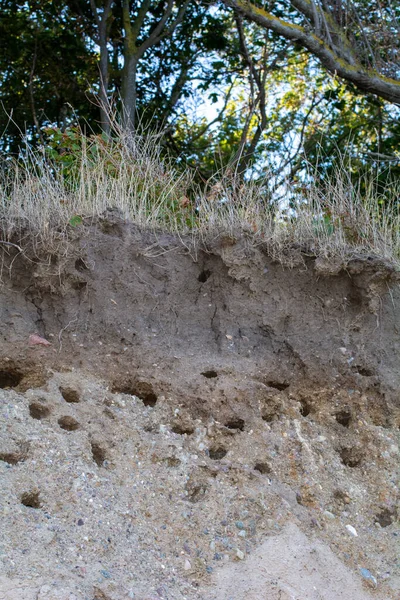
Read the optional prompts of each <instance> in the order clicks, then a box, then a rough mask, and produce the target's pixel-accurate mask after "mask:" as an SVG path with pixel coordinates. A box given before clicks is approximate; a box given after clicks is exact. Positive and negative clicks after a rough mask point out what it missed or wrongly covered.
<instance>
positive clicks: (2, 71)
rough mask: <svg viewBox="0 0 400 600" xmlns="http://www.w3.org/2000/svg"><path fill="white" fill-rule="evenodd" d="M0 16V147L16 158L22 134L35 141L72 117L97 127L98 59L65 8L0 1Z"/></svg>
mask: <svg viewBox="0 0 400 600" xmlns="http://www.w3.org/2000/svg"><path fill="white" fill-rule="evenodd" d="M62 8H64V10H62ZM0 12H1V19H0V92H1V104H0V133H1V136H0V145H1V146H2V147H3V148H5V149H7V151H10V152H12V153H17V152H18V148H19V145H20V143H21V134H26V135H27V136H28V138H29V139H30V140H31V141H33V142H35V141H38V140H39V139H40V137H41V135H42V134H41V129H42V128H43V126H46V125H50V124H55V125H57V126H59V127H61V128H64V127H66V126H67V125H68V123H70V122H71V120H73V119H75V114H76V113H78V114H79V115H80V117H81V118H82V119H85V120H86V121H89V122H92V123H93V124H94V125H95V120H96V112H97V110H96V107H95V106H93V104H92V103H91V102H89V101H88V88H89V86H90V83H91V82H93V81H96V78H97V69H96V54H95V52H94V51H93V50H92V49H91V48H89V47H88V46H87V40H86V37H85V35H84V32H83V30H82V29H81V28H80V26H79V24H78V23H77V22H76V20H75V19H74V18H72V16H71V15H70V13H69V12H68V11H66V10H65V6H64V7H60V6H59V4H58V3H57V2H51V1H50V0H44V1H41V2H30V3H25V2H21V3H17V2H14V1H11V0H0Z"/></svg>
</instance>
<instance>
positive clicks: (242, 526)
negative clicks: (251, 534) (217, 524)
mask: <svg viewBox="0 0 400 600" xmlns="http://www.w3.org/2000/svg"><path fill="white" fill-rule="evenodd" d="M235 525H236V527H237V528H238V529H244V523H243V521H236V523H235Z"/></svg>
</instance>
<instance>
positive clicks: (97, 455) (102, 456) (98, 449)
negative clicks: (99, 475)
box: [90, 442, 107, 467]
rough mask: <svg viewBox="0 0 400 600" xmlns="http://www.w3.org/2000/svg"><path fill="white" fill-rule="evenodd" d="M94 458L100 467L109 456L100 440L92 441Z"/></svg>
mask: <svg viewBox="0 0 400 600" xmlns="http://www.w3.org/2000/svg"><path fill="white" fill-rule="evenodd" d="M90 446H91V449H92V456H93V460H94V462H95V463H96V465H97V466H98V467H102V466H103V463H104V461H105V460H106V458H107V453H106V451H105V449H104V448H103V447H102V446H101V445H100V444H99V443H98V442H91V444H90Z"/></svg>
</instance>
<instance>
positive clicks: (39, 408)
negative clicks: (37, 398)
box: [29, 402, 51, 421]
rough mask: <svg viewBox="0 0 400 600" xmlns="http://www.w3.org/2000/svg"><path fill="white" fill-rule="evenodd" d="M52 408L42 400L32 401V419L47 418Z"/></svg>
mask: <svg viewBox="0 0 400 600" xmlns="http://www.w3.org/2000/svg"><path fill="white" fill-rule="evenodd" d="M50 413H51V409H50V408H49V407H48V406H46V405H45V404H43V403H42V402H31V403H30V404H29V414H30V416H31V417H32V419H38V420H39V421H40V420H41V419H46V418H47V417H49V416H50Z"/></svg>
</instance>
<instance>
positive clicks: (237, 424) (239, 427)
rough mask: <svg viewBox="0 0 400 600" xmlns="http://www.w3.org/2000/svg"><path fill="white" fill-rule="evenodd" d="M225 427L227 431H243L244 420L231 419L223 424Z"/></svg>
mask: <svg viewBox="0 0 400 600" xmlns="http://www.w3.org/2000/svg"><path fill="white" fill-rule="evenodd" d="M224 425H225V427H227V428H228V429H233V430H236V431H243V430H244V426H245V421H244V419H240V418H239V417H233V418H232V419H228V420H227V421H225V423H224Z"/></svg>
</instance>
